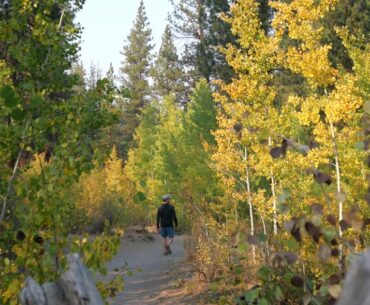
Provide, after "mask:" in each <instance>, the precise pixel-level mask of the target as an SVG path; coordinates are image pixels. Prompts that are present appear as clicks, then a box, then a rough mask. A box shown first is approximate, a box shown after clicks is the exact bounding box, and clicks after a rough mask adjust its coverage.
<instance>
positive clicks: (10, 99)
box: [0, 86, 20, 108]
mask: <svg viewBox="0 0 370 305" xmlns="http://www.w3.org/2000/svg"><path fill="white" fill-rule="evenodd" d="M0 97H2V98H3V99H4V104H5V106H6V107H8V108H14V107H16V106H17V105H18V104H19V103H20V100H19V99H18V98H17V97H16V96H15V92H14V90H13V89H12V88H11V87H10V86H4V87H2V88H1V89H0Z"/></svg>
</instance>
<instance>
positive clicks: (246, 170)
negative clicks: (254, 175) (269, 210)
mask: <svg viewBox="0 0 370 305" xmlns="http://www.w3.org/2000/svg"><path fill="white" fill-rule="evenodd" d="M244 152H245V155H244V158H245V161H246V162H247V161H248V151H247V148H245V149H244ZM245 174H246V181H245V182H246V184H247V193H248V205H249V218H250V223H251V235H252V236H254V218H253V204H252V195H251V186H250V181H249V166H248V164H247V165H246V168H245ZM252 252H253V261H254V262H255V261H256V247H255V246H254V245H252Z"/></svg>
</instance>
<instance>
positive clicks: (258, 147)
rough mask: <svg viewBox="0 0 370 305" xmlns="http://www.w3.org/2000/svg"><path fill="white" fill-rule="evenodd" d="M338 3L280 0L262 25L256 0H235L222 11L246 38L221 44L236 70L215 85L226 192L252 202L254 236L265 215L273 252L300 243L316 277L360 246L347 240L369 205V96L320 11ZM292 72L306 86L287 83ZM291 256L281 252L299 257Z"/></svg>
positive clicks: (307, 268) (295, 248) (219, 163)
mask: <svg viewBox="0 0 370 305" xmlns="http://www.w3.org/2000/svg"><path fill="white" fill-rule="evenodd" d="M336 4H337V1H336V0H326V1H314V0H312V1H311V0H309V1H306V0H305V1H303V0H292V1H289V2H287V1H273V2H271V3H270V5H271V7H272V8H273V10H274V16H273V18H272V20H271V28H270V30H269V31H266V32H265V31H264V30H262V28H261V24H260V21H259V19H258V12H259V5H258V4H257V3H256V1H252V0H240V1H237V2H236V3H235V4H234V5H233V6H232V8H231V16H228V17H225V19H226V20H227V21H228V22H229V23H230V24H231V26H232V31H233V33H234V35H236V36H237V37H238V43H239V44H238V46H228V48H227V49H226V50H225V51H224V52H225V55H226V58H227V61H228V63H229V65H230V66H231V67H232V68H233V69H234V71H235V75H236V76H235V77H234V78H233V80H232V81H231V82H230V83H222V82H219V83H218V85H219V86H220V89H219V90H218V92H216V93H215V97H216V100H217V101H218V102H219V104H220V110H219V114H218V123H219V129H218V130H216V132H215V136H216V140H217V145H218V147H217V151H216V153H215V154H214V160H215V161H216V168H217V170H218V173H219V176H220V179H221V181H222V182H223V184H224V186H225V193H226V194H227V195H228V196H230V197H231V198H233V199H234V200H236V201H237V202H239V204H242V203H243V202H245V203H246V204H247V205H248V208H249V215H248V214H247V216H246V217H249V224H250V230H249V232H251V235H252V236H253V235H256V234H257V235H258V232H261V231H262V226H263V225H264V223H263V222H259V221H255V218H253V214H254V213H258V214H260V215H262V216H263V218H265V219H268V221H267V222H266V223H267V228H269V229H268V230H267V232H268V233H269V232H271V233H274V234H273V235H272V236H271V235H270V236H269V244H270V246H271V248H269V251H270V253H272V256H270V258H271V259H276V255H277V256H278V257H279V255H282V254H281V253H282V252H281V251H279V249H280V247H281V249H284V251H287V250H288V251H290V252H289V253H291V252H295V253H296V254H294V255H292V256H293V257H294V258H298V256H297V257H296V256H295V255H299V258H300V260H301V262H300V263H301V270H302V268H303V270H304V273H305V274H306V273H308V274H311V275H313V277H314V280H315V279H316V276H317V278H320V277H322V276H323V275H324V274H325V272H333V270H337V269H336V268H338V263H337V262H335V259H330V257H331V256H332V257H338V258H339V259H338V261H340V262H341V264H342V263H343V260H342V258H344V257H345V256H346V255H347V254H348V253H350V252H351V251H352V249H353V247H354V246H353V243H351V242H348V240H349V239H351V238H353V236H354V234H355V233H354V232H358V231H359V230H362V229H363V228H364V221H363V219H361V217H359V213H360V211H361V212H362V213H365V215H366V214H367V213H369V208H368V206H367V204H366V202H365V200H364V196H365V194H366V188H367V181H366V179H365V177H366V174H367V173H368V172H367V170H366V169H365V168H364V165H363V160H364V156H365V152H364V151H363V150H361V149H359V146H361V145H359V143H362V142H361V141H363V132H361V117H362V107H363V104H364V101H363V97H362V96H361V94H360V91H361V90H360V88H359V85H358V84H359V79H358V76H357V75H356V74H355V73H354V72H348V70H345V69H341V67H334V66H333V64H332V63H331V61H330V58H329V52H330V51H331V48H332V46H331V45H330V44H325V43H323V41H324V39H323V28H322V24H323V23H321V21H322V19H323V18H324V16H325V14H326V13H328V12H330V11H331V10H333V9H335V6H336ZM285 76H289V77H290V78H294V79H295V81H296V82H297V83H299V84H300V86H301V87H302V90H297V89H296V88H294V87H293V86H291V87H289V85H284V86H285V87H284V88H282V83H283V81H284V77H285ZM282 91H283V92H284V94H281V92H282ZM243 196H244V197H243ZM247 213H248V212H247ZM308 215H311V216H308ZM256 220H257V219H256ZM322 226H331V227H328V228H327V227H325V228H323V229H321V227H322ZM265 232H266V230H265ZM287 233H288V234H287ZM289 233H290V234H289ZM308 240H311V241H312V243H311V244H310V243H307V241H308ZM251 241H252V245H253V246H254V242H255V239H251ZM325 243H329V246H327V245H326V244H325ZM338 243H340V244H338ZM342 244H343V245H344V246H342ZM359 244H360V241H358V240H356V245H359ZM277 245H278V246H277ZM356 247H357V246H356ZM342 249H343V252H342ZM356 249H358V248H356ZM251 250H252V251H253V257H254V247H253V248H251ZM275 251H277V252H278V254H276V253H274V252H275ZM330 251H332V252H330ZM317 252H318V254H317ZM328 253H329V254H328ZM330 253H332V255H331V254H330ZM342 254H343V256H342ZM317 255H318V256H319V258H320V259H319V260H317ZM292 256H290V254H288V257H289V259H287V258H286V257H285V258H283V260H287V262H288V264H289V265H290V264H294V263H295V261H296V259H292ZM292 261H294V263H292ZM324 261H325V262H327V263H328V264H327V265H326V266H323V262H324ZM342 267H343V266H342V265H341V268H342ZM342 270H343V269H342ZM293 286H294V285H293ZM310 293H311V292H310ZM315 293H316V292H314V291H312V293H311V294H310V297H311V296H312V295H314V294H315ZM328 294H329V295H330V296H331V297H333V298H337V297H338V293H334V292H333V291H331V292H329V293H328ZM320 297H321V296H320ZM325 297H326V296H323V298H324V299H325ZM307 298H308V296H307ZM274 301H276V300H274ZM272 303H274V302H272ZM283 303H284V302H283ZM287 303H288V302H287ZM287 303H284V304H287ZM274 304H275V303H274ZM276 304H277V303H276ZM279 304H280V303H279ZM289 304H291V303H289ZM307 304H308V303H307Z"/></svg>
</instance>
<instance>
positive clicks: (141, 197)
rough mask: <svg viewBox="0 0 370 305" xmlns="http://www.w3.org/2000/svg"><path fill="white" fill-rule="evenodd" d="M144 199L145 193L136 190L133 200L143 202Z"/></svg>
mask: <svg viewBox="0 0 370 305" xmlns="http://www.w3.org/2000/svg"><path fill="white" fill-rule="evenodd" d="M145 200H146V196H145V194H144V193H142V192H138V193H136V195H135V196H134V201H135V202H136V203H139V202H143V201H145Z"/></svg>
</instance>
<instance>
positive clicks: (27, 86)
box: [19, 83, 33, 90]
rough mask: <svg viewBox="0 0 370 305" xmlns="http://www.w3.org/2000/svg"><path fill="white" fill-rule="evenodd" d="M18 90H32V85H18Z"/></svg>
mask: <svg viewBox="0 0 370 305" xmlns="http://www.w3.org/2000/svg"><path fill="white" fill-rule="evenodd" d="M19 88H21V89H25V90H32V89H33V84H32V83H20V84H19Z"/></svg>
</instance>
